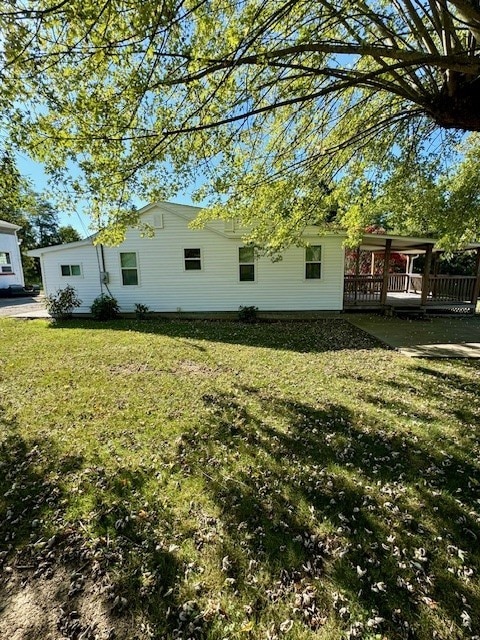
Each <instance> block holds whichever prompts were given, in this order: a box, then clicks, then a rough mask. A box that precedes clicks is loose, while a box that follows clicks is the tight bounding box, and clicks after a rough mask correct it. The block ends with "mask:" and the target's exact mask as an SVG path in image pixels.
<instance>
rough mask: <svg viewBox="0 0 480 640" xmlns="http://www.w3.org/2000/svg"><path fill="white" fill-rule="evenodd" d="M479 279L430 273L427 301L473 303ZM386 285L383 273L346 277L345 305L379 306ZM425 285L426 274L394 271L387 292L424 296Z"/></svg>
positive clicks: (435, 302) (389, 278)
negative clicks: (383, 287) (431, 274)
mask: <svg viewBox="0 0 480 640" xmlns="http://www.w3.org/2000/svg"><path fill="white" fill-rule="evenodd" d="M475 281H476V277H475V276H444V275H440V276H429V278H428V296H427V300H426V304H427V305H432V304H437V303H451V304H454V303H459V302H460V303H464V304H470V303H471V301H472V297H473V295H474V289H475ZM382 284H383V277H382V276H371V275H358V276H355V275H353V276H352V275H347V276H345V285H344V301H345V305H346V306H350V305H360V304H362V305H363V304H365V305H379V304H380V298H381V292H382ZM422 288H423V277H422V276H421V275H418V274H415V275H409V274H407V273H392V274H389V276H388V291H387V293H399V292H405V293H412V294H414V295H415V294H417V295H420V294H421V293H422Z"/></svg>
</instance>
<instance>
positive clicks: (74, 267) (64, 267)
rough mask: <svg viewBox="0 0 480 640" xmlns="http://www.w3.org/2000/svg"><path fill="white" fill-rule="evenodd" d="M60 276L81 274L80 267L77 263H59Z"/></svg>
mask: <svg viewBox="0 0 480 640" xmlns="http://www.w3.org/2000/svg"><path fill="white" fill-rule="evenodd" d="M60 270H61V272H62V276H81V275H82V269H81V268H80V265H79V264H61V265H60Z"/></svg>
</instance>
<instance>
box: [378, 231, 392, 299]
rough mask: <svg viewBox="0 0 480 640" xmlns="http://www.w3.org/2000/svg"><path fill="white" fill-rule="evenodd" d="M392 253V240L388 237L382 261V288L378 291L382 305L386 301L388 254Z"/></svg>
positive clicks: (388, 267)
mask: <svg viewBox="0 0 480 640" xmlns="http://www.w3.org/2000/svg"><path fill="white" fill-rule="evenodd" d="M391 253H392V240H391V239H390V238H389V239H388V240H387V241H386V242H385V259H384V261H383V281H382V290H381V292H380V304H381V305H384V304H385V303H386V302H387V293H388V272H389V269H390V254H391Z"/></svg>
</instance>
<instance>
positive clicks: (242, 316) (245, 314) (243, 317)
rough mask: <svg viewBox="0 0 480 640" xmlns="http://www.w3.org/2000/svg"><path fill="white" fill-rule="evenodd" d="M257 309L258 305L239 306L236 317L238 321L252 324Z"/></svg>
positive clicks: (255, 319)
mask: <svg viewBox="0 0 480 640" xmlns="http://www.w3.org/2000/svg"><path fill="white" fill-rule="evenodd" d="M257 311H258V307H253V306H252V307H239V308H238V319H239V320H240V322H246V323H248V324H253V323H255V322H256V321H257Z"/></svg>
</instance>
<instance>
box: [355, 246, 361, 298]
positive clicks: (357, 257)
mask: <svg viewBox="0 0 480 640" xmlns="http://www.w3.org/2000/svg"><path fill="white" fill-rule="evenodd" d="M359 274H360V247H357V251H356V252H355V294H354V300H355V304H356V302H357V299H358V289H359V286H360V283H359V281H358V276H359Z"/></svg>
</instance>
